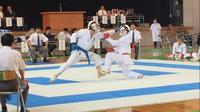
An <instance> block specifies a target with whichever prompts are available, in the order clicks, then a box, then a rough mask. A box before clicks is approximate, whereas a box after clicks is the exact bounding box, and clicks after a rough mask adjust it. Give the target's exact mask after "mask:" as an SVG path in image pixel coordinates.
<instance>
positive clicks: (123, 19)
mask: <svg viewBox="0 0 200 112" xmlns="http://www.w3.org/2000/svg"><path fill="white" fill-rule="evenodd" d="M120 19H121V23H122V24H125V23H126V16H124V15H121V18H120Z"/></svg>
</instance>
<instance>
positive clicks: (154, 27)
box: [150, 19, 161, 48]
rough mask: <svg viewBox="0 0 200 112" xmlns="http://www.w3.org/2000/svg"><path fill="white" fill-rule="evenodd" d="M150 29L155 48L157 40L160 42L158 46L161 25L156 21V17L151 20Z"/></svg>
mask: <svg viewBox="0 0 200 112" xmlns="http://www.w3.org/2000/svg"><path fill="white" fill-rule="evenodd" d="M150 30H151V34H152V40H153V44H154V48H157V45H158V42H159V43H160V47H161V38H160V33H161V25H160V23H158V22H157V19H154V20H153V24H151V26H150Z"/></svg>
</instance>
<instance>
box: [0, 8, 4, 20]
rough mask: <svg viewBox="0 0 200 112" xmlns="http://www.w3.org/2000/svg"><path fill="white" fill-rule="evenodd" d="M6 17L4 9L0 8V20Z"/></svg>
mask: <svg viewBox="0 0 200 112" xmlns="http://www.w3.org/2000/svg"><path fill="white" fill-rule="evenodd" d="M3 17H4V14H3V7H2V6H0V18H3Z"/></svg>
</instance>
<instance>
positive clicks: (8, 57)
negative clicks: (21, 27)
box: [0, 34, 29, 112]
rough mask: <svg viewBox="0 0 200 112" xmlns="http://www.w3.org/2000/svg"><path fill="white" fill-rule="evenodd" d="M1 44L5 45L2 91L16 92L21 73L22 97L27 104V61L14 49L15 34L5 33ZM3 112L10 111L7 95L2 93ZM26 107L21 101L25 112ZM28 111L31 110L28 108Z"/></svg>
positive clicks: (0, 63)
mask: <svg viewBox="0 0 200 112" xmlns="http://www.w3.org/2000/svg"><path fill="white" fill-rule="evenodd" d="M1 44H2V45H3V47H2V48H1V49H0V54H1V55H0V60H1V61H0V92H14V91H17V90H18V85H19V83H18V80H17V75H16V73H18V74H19V75H20V81H21V83H22V87H23V91H22V97H23V99H24V103H25V104H26V100H27V96H28V91H29V86H28V82H27V81H26V80H25V76H24V69H25V63H24V61H23V59H22V56H21V54H20V53H19V52H18V51H16V50H14V49H12V47H13V44H14V36H13V35H11V34H4V35H3V36H2V37H1ZM0 101H1V107H2V112H8V109H7V105H6V103H7V95H0ZM25 110H26V109H25V107H23V105H22V103H21V111H20V112H24V111H25ZM26 112H29V111H28V110H26Z"/></svg>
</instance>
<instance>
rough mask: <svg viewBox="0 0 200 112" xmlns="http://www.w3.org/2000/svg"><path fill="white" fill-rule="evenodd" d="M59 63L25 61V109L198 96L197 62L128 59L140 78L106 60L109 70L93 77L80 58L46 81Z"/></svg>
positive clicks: (41, 111)
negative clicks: (36, 63)
mask: <svg viewBox="0 0 200 112" xmlns="http://www.w3.org/2000/svg"><path fill="white" fill-rule="evenodd" d="M60 65H61V64H46V65H32V66H27V68H26V77H27V79H28V80H29V82H30V93H29V98H28V103H27V105H28V109H29V110H30V111H31V112H83V111H84V112H85V111H99V110H109V109H115V108H121V107H135V106H143V105H152V104H160V103H168V102H177V101H185V100H192V99H199V98H200V93H199V87H200V80H199V79H200V74H199V69H200V65H199V63H198V62H174V61H160V60H139V61H134V65H132V66H131V70H133V71H135V72H139V73H143V74H145V77H144V78H143V79H129V78H127V77H125V76H123V75H122V73H121V72H120V69H119V67H118V66H117V65H113V66H112V72H111V74H110V75H107V76H105V77H102V78H97V75H96V71H95V66H94V64H91V65H88V64H87V63H85V62H81V63H78V64H76V65H74V66H73V67H72V68H70V69H68V70H67V71H65V72H64V73H63V74H62V75H61V76H60V77H59V78H58V80H57V81H56V82H55V83H54V84H49V83H48V81H49V77H50V75H51V74H53V73H55V72H56V70H57V68H58V67H59V66H60ZM15 105H16V99H15V97H14V96H13V97H12V100H11V101H9V110H10V111H9V112H15V109H16V107H15Z"/></svg>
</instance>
